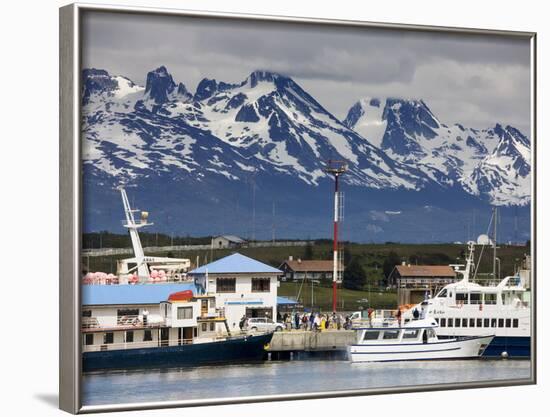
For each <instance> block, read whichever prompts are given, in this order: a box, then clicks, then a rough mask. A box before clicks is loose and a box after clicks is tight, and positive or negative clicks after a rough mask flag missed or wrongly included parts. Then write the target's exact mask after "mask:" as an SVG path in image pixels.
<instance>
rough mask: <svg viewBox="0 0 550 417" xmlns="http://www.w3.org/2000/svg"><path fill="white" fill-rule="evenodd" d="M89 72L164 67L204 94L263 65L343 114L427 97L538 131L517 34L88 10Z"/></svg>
mask: <svg viewBox="0 0 550 417" xmlns="http://www.w3.org/2000/svg"><path fill="white" fill-rule="evenodd" d="M82 23H83V48H82V66H83V68H92V67H93V68H101V69H105V70H107V71H108V72H109V73H110V74H112V75H123V76H126V77H128V78H130V79H131V80H132V81H134V82H136V83H138V84H141V85H144V84H145V79H146V76H147V72H148V71H150V70H152V69H155V68H157V67H159V66H161V65H164V66H166V67H167V69H168V71H169V72H170V73H171V74H172V76H173V78H174V80H175V81H176V82H177V83H179V82H182V83H184V84H185V86H186V87H187V88H188V89H189V90H190V91H191V92H194V91H195V89H196V86H197V84H198V83H199V82H200V80H201V79H203V78H214V79H216V80H218V81H225V82H229V83H237V82H241V81H243V80H244V79H246V77H247V76H248V75H249V74H250V73H251V72H252V71H254V70H258V69H260V70H269V71H275V72H279V73H282V74H284V75H287V76H290V77H292V78H293V79H294V80H295V81H296V82H297V83H298V84H300V85H301V86H302V88H304V89H305V90H306V91H307V92H308V93H310V94H311V95H312V96H313V97H314V98H316V99H317V101H319V102H320V103H321V105H322V106H323V107H325V108H326V109H327V110H329V111H330V112H332V113H333V114H334V115H335V116H336V117H338V118H341V119H343V118H345V116H346V114H347V112H348V110H349V108H350V107H351V106H352V105H353V104H354V103H355V102H357V101H358V100H359V99H361V98H365V97H379V98H385V97H400V98H410V99H423V100H424V101H425V102H426V104H427V105H428V107H430V109H431V110H432V112H433V113H434V114H435V115H436V116H437V117H438V118H439V119H440V121H441V122H443V123H447V124H453V123H461V124H463V125H465V126H468V127H474V128H478V129H484V128H489V127H493V126H494V125H495V124H496V123H502V124H505V125H506V124H510V125H512V126H515V127H517V128H519V129H520V130H521V131H522V132H523V133H524V134H526V135H527V136H530V131H529V130H530V45H529V40H527V39H523V38H522V39H518V38H512V37H496V36H479V35H464V34H449V33H443V32H435V33H434V32H429V33H428V32H416V31H414V32H413V31H405V30H394V29H392V30H388V29H386V30H384V29H374V28H351V27H342V26H338V27H336V26H330V25H305V24H296V23H280V22H279V23H273V22H263V21H243V20H229V19H213V18H210V19H207V18H196V17H177V16H155V15H149V16H146V15H138V14H123V13H102V12H87V13H86V15H85V16H84V19H83V22H82Z"/></svg>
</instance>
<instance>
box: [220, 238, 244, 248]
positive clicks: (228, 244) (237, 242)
mask: <svg viewBox="0 0 550 417" xmlns="http://www.w3.org/2000/svg"><path fill="white" fill-rule="evenodd" d="M245 244H246V240H244V239H241V238H240V237H238V236H235V235H221V236H216V237H213V238H212V248H214V249H227V248H240V247H242V246H243V245H245Z"/></svg>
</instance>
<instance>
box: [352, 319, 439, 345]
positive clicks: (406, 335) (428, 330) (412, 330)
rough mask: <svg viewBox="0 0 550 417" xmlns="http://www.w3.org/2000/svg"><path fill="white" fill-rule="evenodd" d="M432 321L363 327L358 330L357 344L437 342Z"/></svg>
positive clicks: (434, 323)
mask: <svg viewBox="0 0 550 417" xmlns="http://www.w3.org/2000/svg"><path fill="white" fill-rule="evenodd" d="M437 327H438V325H437V323H436V321H435V320H433V319H426V320H417V321H414V322H411V323H409V324H406V325H405V326H403V327H365V328H360V329H358V330H359V331H358V332H357V343H358V344H380V345H388V344H418V343H432V342H435V341H437V340H438V339H437V335H436V332H435V329H436V328H437Z"/></svg>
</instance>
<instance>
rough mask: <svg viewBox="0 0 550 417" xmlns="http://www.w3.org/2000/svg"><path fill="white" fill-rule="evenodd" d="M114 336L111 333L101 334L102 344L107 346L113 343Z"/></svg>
mask: <svg viewBox="0 0 550 417" xmlns="http://www.w3.org/2000/svg"><path fill="white" fill-rule="evenodd" d="M114 339H115V335H114V334H113V333H112V332H109V333H104V334H103V344H104V345H109V344H111V343H113V342H114Z"/></svg>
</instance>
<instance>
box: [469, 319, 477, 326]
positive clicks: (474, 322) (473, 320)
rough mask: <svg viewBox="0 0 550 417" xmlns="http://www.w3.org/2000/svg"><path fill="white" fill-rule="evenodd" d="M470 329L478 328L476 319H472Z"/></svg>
mask: <svg viewBox="0 0 550 417" xmlns="http://www.w3.org/2000/svg"><path fill="white" fill-rule="evenodd" d="M470 327H476V319H470Z"/></svg>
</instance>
